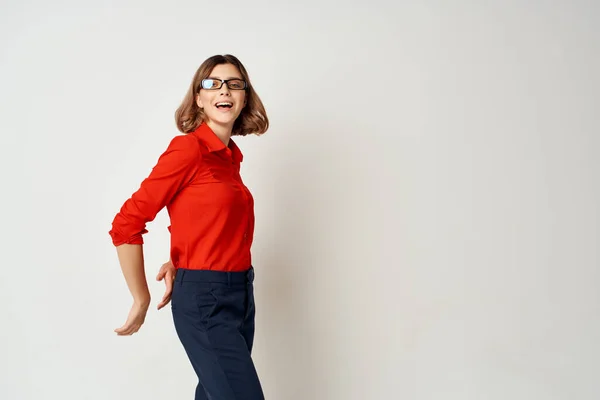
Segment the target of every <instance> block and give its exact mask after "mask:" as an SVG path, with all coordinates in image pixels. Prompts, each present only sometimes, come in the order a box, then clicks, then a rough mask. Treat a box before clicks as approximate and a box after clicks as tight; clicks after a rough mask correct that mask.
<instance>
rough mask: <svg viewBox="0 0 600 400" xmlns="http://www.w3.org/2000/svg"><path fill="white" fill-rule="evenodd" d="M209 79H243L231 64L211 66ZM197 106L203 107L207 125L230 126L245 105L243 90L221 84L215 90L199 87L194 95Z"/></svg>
mask: <svg viewBox="0 0 600 400" xmlns="http://www.w3.org/2000/svg"><path fill="white" fill-rule="evenodd" d="M208 78H209V79H211V78H212V79H222V80H225V79H243V77H242V74H241V73H240V71H239V70H238V69H237V68H236V67H235V66H234V65H232V64H219V65H217V66H215V67H214V68H213V70H212V71H211V73H210V75H209V76H208ZM196 102H197V104H198V107H200V108H201V109H203V111H204V114H205V116H206V122H207V123H208V124H209V125H213V124H214V125H221V126H226V127H228V128H231V127H232V126H233V123H234V122H235V120H236V119H237V117H238V116H239V115H240V113H241V112H242V109H243V108H244V106H245V105H246V91H245V90H231V89H229V87H228V85H226V84H223V85H222V86H221V88H219V89H216V90H207V89H203V88H201V90H200V92H199V93H198V94H197V96H196Z"/></svg>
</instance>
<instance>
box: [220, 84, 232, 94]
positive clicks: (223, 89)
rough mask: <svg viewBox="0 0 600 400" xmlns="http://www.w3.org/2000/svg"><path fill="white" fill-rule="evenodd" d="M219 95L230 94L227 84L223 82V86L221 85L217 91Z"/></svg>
mask: <svg viewBox="0 0 600 400" xmlns="http://www.w3.org/2000/svg"><path fill="white" fill-rule="evenodd" d="M219 93H220V94H230V93H229V85H227V83H225V82H223V84H222V85H221V89H220V91H219Z"/></svg>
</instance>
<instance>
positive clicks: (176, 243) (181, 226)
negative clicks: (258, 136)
mask: <svg viewBox="0 0 600 400" xmlns="http://www.w3.org/2000/svg"><path fill="white" fill-rule="evenodd" d="M242 159H243V155H242V153H241V151H240V149H239V148H238V146H237V145H236V144H235V142H234V141H233V140H232V139H230V140H229V145H228V146H225V144H224V143H223V142H222V141H221V140H220V139H219V138H218V137H217V135H215V133H214V132H213V131H212V130H211V129H210V127H209V126H208V125H206V123H203V124H201V125H200V126H199V127H198V129H196V131H194V132H191V133H189V134H187V135H179V136H176V137H174V138H173V139H172V140H171V142H170V143H169V146H168V148H167V149H166V151H165V152H164V153H163V154H162V155H161V156H160V157H159V159H158V162H157V163H156V165H155V166H154V168H153V169H152V171H151V172H150V174H149V176H148V177H147V178H145V179H144V180H143V181H142V183H141V185H140V188H139V189H138V190H137V191H136V192H135V193H133V194H132V196H131V197H130V198H129V199H128V200H127V201H126V202H125V203H124V204H123V206H122V207H121V210H120V211H119V213H117V215H116V216H115V218H114V220H113V223H112V229H111V230H110V231H109V234H110V236H111V238H112V242H113V244H114V245H115V246H119V245H121V244H124V243H129V244H143V238H142V235H143V234H145V233H147V232H148V231H147V230H146V223H147V222H149V221H152V220H154V218H155V217H156V214H158V212H159V211H160V210H161V209H162V208H163V207H167V211H168V213H169V217H170V219H171V225H170V226H169V231H170V232H171V259H172V260H173V264H174V265H175V267H176V268H188V269H212V270H220V271H243V270H246V269H248V268H249V267H250V265H251V262H252V261H251V255H250V247H251V245H252V241H253V238H254V200H253V197H252V194H251V193H250V191H249V190H248V188H247V187H246V186H245V185H244V183H243V182H242V179H241V177H240V163H241V162H242Z"/></svg>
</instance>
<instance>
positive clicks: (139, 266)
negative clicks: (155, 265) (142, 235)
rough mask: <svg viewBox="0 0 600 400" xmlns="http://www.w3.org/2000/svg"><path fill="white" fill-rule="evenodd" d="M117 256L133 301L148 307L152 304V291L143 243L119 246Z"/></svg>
mask: <svg viewBox="0 0 600 400" xmlns="http://www.w3.org/2000/svg"><path fill="white" fill-rule="evenodd" d="M117 256H118V258H119V263H120V264H121V270H122V272H123V276H124V277H125V281H126V282H127V287H128V288H129V292H130V293H131V295H132V296H133V302H134V303H135V304H138V305H140V306H143V307H145V308H146V309H147V308H148V306H149V305H150V291H149V290H148V283H147V282H146V273H145V270H144V251H143V245H141V244H122V245H120V246H117Z"/></svg>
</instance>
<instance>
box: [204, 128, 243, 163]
mask: <svg viewBox="0 0 600 400" xmlns="http://www.w3.org/2000/svg"><path fill="white" fill-rule="evenodd" d="M192 134H193V135H195V136H196V137H197V138H199V139H200V140H202V142H204V144H205V145H206V147H208V151H210V152H211V153H212V152H217V151H222V150H226V149H227V148H228V147H229V150H230V151H231V154H232V157H233V160H234V161H235V162H242V160H243V159H244V155H243V154H242V151H241V150H240V148H239V147H238V145H237V144H236V143H235V142H234V141H233V139H232V138H229V146H225V143H223V142H222V141H221V139H219V137H218V136H217V135H216V134H215V133H214V132H213V130H212V129H210V127H209V126H208V124H207V123H206V122H202V123H201V124H200V126H199V127H198V128H197V129H196V130H195V131H193V132H192Z"/></svg>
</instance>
